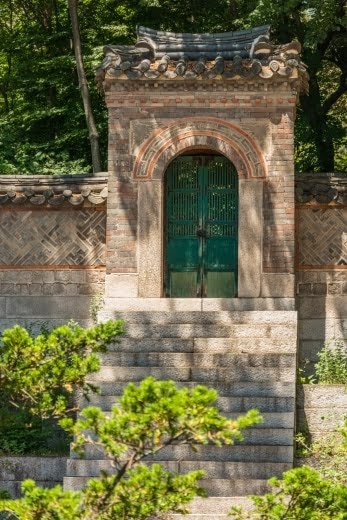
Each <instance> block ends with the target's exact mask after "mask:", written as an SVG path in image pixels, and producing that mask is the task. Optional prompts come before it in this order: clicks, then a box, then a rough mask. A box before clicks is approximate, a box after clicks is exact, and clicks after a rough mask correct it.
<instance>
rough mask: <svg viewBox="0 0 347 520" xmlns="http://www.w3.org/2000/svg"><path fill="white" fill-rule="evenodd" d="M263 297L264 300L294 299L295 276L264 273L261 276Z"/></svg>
mask: <svg viewBox="0 0 347 520" xmlns="http://www.w3.org/2000/svg"><path fill="white" fill-rule="evenodd" d="M261 296H262V297H263V298H269V297H270V298H277V297H278V298H293V297H294V296H295V275H294V274H287V273H278V274H277V273H263V274H262V276H261Z"/></svg>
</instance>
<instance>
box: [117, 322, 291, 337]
mask: <svg viewBox="0 0 347 520" xmlns="http://www.w3.org/2000/svg"><path fill="white" fill-rule="evenodd" d="M125 330H126V332H125V337H128V338H138V339H141V338H182V339H191V338H236V339H237V338H250V339H253V338H269V340H272V339H283V338H291V337H292V336H293V331H294V330H295V324H293V323H291V322H290V323H279V324H277V323H276V324H270V323H256V322H254V323H244V324H237V323H235V324H232V323H228V324H225V323H212V324H211V323H206V324H205V323H188V324H187V323H168V324H166V325H162V324H161V325H157V324H152V323H134V324H128V326H127V327H126V328H125Z"/></svg>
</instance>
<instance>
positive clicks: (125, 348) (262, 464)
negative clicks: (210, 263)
mask: <svg viewBox="0 0 347 520" xmlns="http://www.w3.org/2000/svg"><path fill="white" fill-rule="evenodd" d="M108 308H110V307H108ZM110 317H117V318H123V319H124V320H125V322H126V329H127V333H126V336H125V337H123V339H121V342H120V343H119V344H115V345H113V346H112V347H111V348H110V351H109V352H108V353H107V354H104V355H102V358H101V360H102V366H101V369H100V371H99V372H98V373H97V374H95V375H94V376H93V382H94V383H96V384H97V385H98V386H99V387H100V389H101V394H100V395H94V396H93V397H92V400H91V404H93V405H97V406H100V407H101V408H102V409H103V410H110V409H111V407H112V405H113V404H114V402H115V401H116V400H117V397H118V396H119V395H120V394H121V393H122V390H123V388H124V386H125V385H126V384H127V383H128V382H129V381H140V380H141V379H143V378H144V377H146V376H148V375H153V376H154V377H156V378H158V379H173V380H174V381H176V382H177V383H178V384H179V385H188V386H192V385H195V384H205V385H208V386H211V387H213V388H215V389H216V390H217V391H218V394H219V399H218V406H219V408H220V410H221V411H222V412H223V413H224V414H225V415H227V416H228V417H237V416H238V415H239V414H242V413H244V412H246V411H247V410H249V409H250V408H258V409H259V410H260V412H261V413H262V415H263V418H264V422H263V424H261V425H257V426H256V427H254V428H250V429H248V430H247V431H246V432H245V440H244V441H243V442H242V443H241V444H237V445H234V446H226V447H222V448H218V447H215V446H201V447H200V448H199V449H198V451H197V452H195V451H192V450H191V449H190V448H189V447H188V446H173V447H170V448H167V449H163V450H162V451H161V452H160V453H159V454H158V455H157V456H156V457H155V460H156V461H160V462H161V463H162V464H163V465H164V466H165V467H166V468H168V469H170V470H172V471H180V472H186V471H190V470H195V469H200V468H202V469H204V470H205V471H206V474H207V476H206V478H205V479H204V480H203V481H202V484H203V486H204V487H205V488H206V490H207V492H208V494H209V495H210V496H211V497H218V500H219V499H221V498H222V497H229V498H224V499H223V503H225V504H228V509H229V506H230V500H231V499H230V497H243V496H245V495H249V494H262V493H263V492H265V491H266V490H267V484H266V481H267V479H268V478H269V477H270V476H273V475H281V474H282V473H283V471H285V470H287V469H289V468H290V467H291V466H292V462H293V434H294V410H295V372H296V313H295V312H293V311H273V310H271V311H267V310H262V311H175V310H173V311H169V310H164V311H160V310H156V311H142V310H138V311H129V312H121V311H117V309H116V310H111V311H105V312H104V313H102V315H101V319H108V318H110ZM72 457H73V455H72ZM109 468H110V466H109V463H108V461H106V460H102V458H101V457H100V455H98V454H97V453H96V452H93V451H91V452H90V453H88V455H87V458H85V459H83V460H81V459H78V458H70V459H69V460H68V463H67V474H66V477H65V479H64V487H65V489H80V488H81V487H83V485H84V484H85V482H86V481H87V479H88V477H91V476H98V474H99V472H100V470H101V469H109ZM211 500H212V499H211ZM214 500H215V502H216V499H214ZM235 500H236V499H235ZM215 502H214V503H215ZM202 503H203V504H206V503H207V502H206V500H203V501H202V502H201V501H200V502H199V501H198V502H197V504H202ZM199 507H200V506H199V505H195V506H193V511H192V515H191V520H193V519H195V520H200V519H202V518H204V519H205V520H207V519H210V518H211V519H212V518H216V519H217V518H226V516H225V511H226V510H224V511H221V509H220V507H219V508H217V510H216V509H214V512H213V513H212V509H213V507H214V506H213V505H212V503H210V506H209V507H206V505H204V506H201V507H200V509H199ZM201 508H202V510H201ZM211 508H212V509H211ZM210 510H211V512H209V511H210ZM217 513H218V514H217ZM172 518H173V519H174V518H175V519H177V520H179V518H180V517H179V515H173V516H172Z"/></svg>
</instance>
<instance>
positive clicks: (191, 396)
mask: <svg viewBox="0 0 347 520" xmlns="http://www.w3.org/2000/svg"><path fill="white" fill-rule="evenodd" d="M216 398H217V393H216V392H215V391H214V390H211V389H208V388H206V387H204V386H196V387H194V388H191V389H189V388H181V389H178V388H177V387H176V385H175V384H174V383H173V382H172V381H156V380H155V379H153V378H152V377H149V378H147V379H145V380H144V381H142V383H140V384H139V385H135V384H129V385H128V386H127V387H126V389H125V391H124V394H123V396H122V397H121V399H120V402H119V404H118V405H115V406H114V407H113V409H112V413H111V416H110V417H109V416H107V415H106V414H105V413H103V412H102V411H101V410H100V409H98V408H94V407H89V408H86V409H84V410H83V412H82V414H81V418H80V419H79V420H77V421H76V422H74V421H73V420H71V419H65V420H64V421H63V423H64V426H65V427H66V428H68V429H69V430H70V431H71V432H72V433H73V434H74V436H75V442H74V445H73V448H74V450H76V451H77V452H78V453H80V454H83V453H84V451H85V449H86V448H87V447H88V449H89V450H90V449H98V450H100V449H101V450H102V451H103V453H104V456H105V457H106V458H107V459H108V460H109V461H110V466H112V467H113V474H107V473H106V472H103V473H102V475H101V478H100V479H91V480H89V481H88V483H87V485H86V488H85V489H84V490H83V491H82V492H75V493H73V492H64V491H62V490H61V488H60V487H56V488H54V489H53V490H43V489H40V488H38V487H36V486H35V485H34V483H33V482H32V481H29V482H28V481H27V482H26V483H24V486H23V491H24V497H23V498H22V499H20V500H15V501H3V502H0V510H2V511H7V512H10V513H14V514H16V515H17V518H18V519H19V520H36V519H40V520H112V519H114V518H117V519H124V520H125V519H127V520H145V519H148V518H150V517H153V516H154V515H157V514H159V513H165V512H170V511H176V512H184V511H185V507H184V505H185V504H187V503H188V502H189V501H190V500H191V499H192V498H193V497H194V496H195V495H196V494H198V495H200V496H203V495H204V494H205V493H204V491H203V489H202V488H201V487H200V486H199V485H198V479H199V478H201V477H202V476H203V472H201V471H193V472H190V473H187V474H186V475H178V474H175V473H172V472H168V471H165V470H164V469H163V468H162V467H161V466H160V465H159V464H155V463H154V464H151V463H150V460H152V461H153V460H155V458H156V455H157V454H158V452H160V450H162V449H163V448H167V447H168V446H171V445H172V444H175V446H177V445H182V444H188V445H190V446H192V447H193V448H194V449H198V445H201V444H214V445H217V446H222V445H224V444H229V445H230V444H232V443H233V442H234V440H235V439H237V440H242V433H241V431H242V430H243V429H244V428H246V427H248V426H251V425H253V424H256V423H259V422H260V421H261V418H260V416H259V414H258V412H257V411H255V410H251V411H249V412H248V413H247V414H246V415H244V416H242V417H239V418H238V419H236V420H232V419H226V418H225V417H223V416H221V415H220V413H219V412H218V410H217V408H216V407H215V406H214V404H215V401H216ZM40 515H41V516H40Z"/></svg>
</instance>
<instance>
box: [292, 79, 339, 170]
mask: <svg viewBox="0 0 347 520" xmlns="http://www.w3.org/2000/svg"><path fill="white" fill-rule="evenodd" d="M309 92H310V93H309V95H303V96H301V98H300V104H301V107H302V109H303V112H304V116H305V117H306V118H307V121H308V123H309V125H310V127H311V128H312V130H313V135H314V143H315V146H316V152H317V159H318V164H319V169H320V171H321V172H333V171H334V143H333V139H332V137H331V133H330V131H329V128H328V122H327V114H326V113H325V112H324V110H323V106H322V101H321V97H320V92H319V85H318V81H317V78H316V76H315V75H314V74H312V75H311V78H310V91H309Z"/></svg>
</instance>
